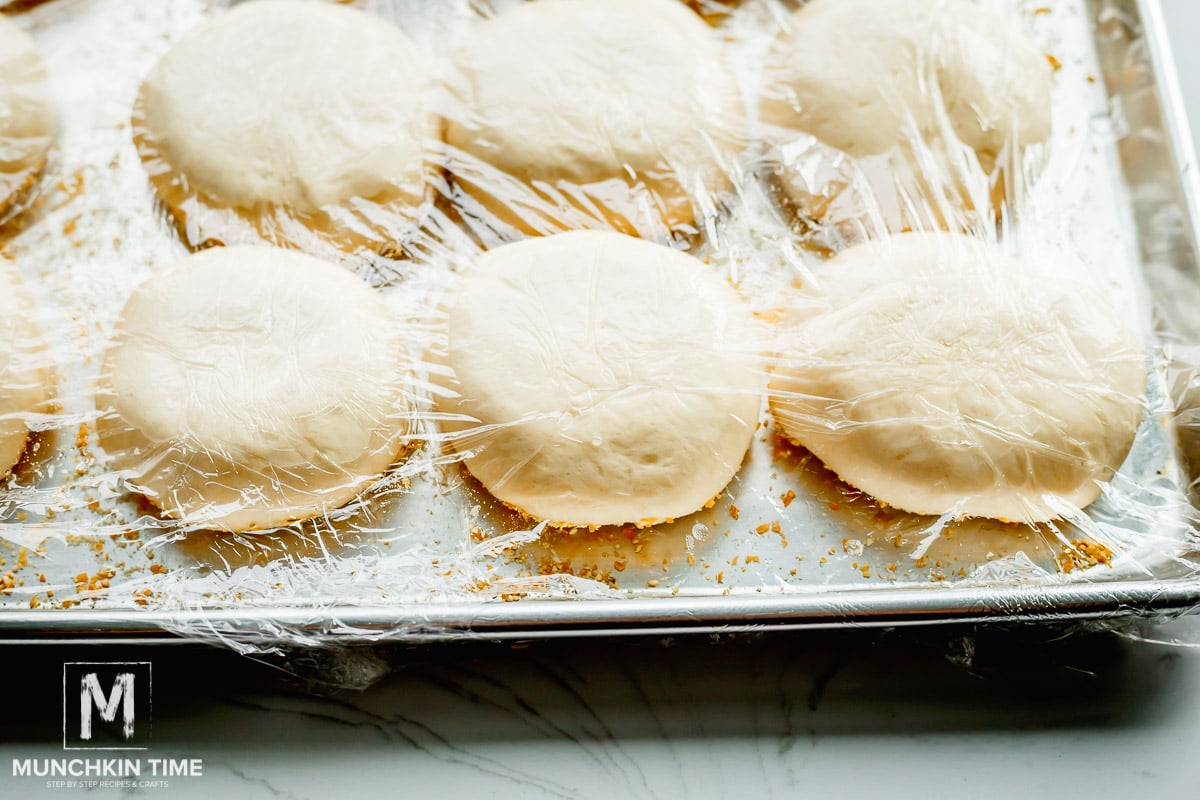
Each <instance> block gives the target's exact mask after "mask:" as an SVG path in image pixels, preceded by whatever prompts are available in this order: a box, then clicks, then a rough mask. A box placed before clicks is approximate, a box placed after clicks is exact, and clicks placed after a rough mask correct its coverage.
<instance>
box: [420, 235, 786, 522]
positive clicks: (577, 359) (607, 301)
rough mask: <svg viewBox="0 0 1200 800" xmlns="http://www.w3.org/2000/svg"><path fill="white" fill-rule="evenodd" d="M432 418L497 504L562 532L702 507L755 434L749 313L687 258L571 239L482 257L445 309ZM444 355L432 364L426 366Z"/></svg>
mask: <svg viewBox="0 0 1200 800" xmlns="http://www.w3.org/2000/svg"><path fill="white" fill-rule="evenodd" d="M447 308H448V311H447V313H448V319H447V333H448V351H447V353H446V355H445V357H444V358H445V364H446V365H447V366H448V367H450V369H451V370H452V372H453V375H454V377H452V378H451V377H447V378H441V379H439V380H440V381H441V382H442V384H443V386H444V387H445V388H447V389H449V390H451V391H453V392H456V393H458V394H459V395H461V396H457V397H453V398H446V397H443V398H440V399H439V408H440V410H441V411H443V412H446V413H451V414H461V415H466V416H467V417H468V418H471V419H474V420H478V422H472V421H469V420H459V421H454V422H449V423H447V424H446V428H447V430H448V431H449V432H451V433H458V434H462V433H463V432H475V433H473V434H471V435H466V436H464V437H463V438H461V439H458V440H457V443H456V447H457V448H458V449H459V450H460V451H464V452H466V451H470V452H471V455H469V456H468V457H467V459H466V464H467V467H468V468H469V469H470V471H471V472H472V473H473V474H474V475H475V477H477V478H478V479H479V480H480V482H482V483H483V485H484V486H485V487H487V488H488V490H490V491H491V492H492V494H494V495H495V496H496V497H498V498H499V499H500V500H502V501H504V502H505V503H507V504H509V505H511V506H514V507H516V508H518V509H520V510H521V511H524V512H526V513H527V514H529V515H531V516H533V517H537V518H539V519H545V520H549V521H550V522H552V523H554V524H557V525H564V526H584V525H589V526H596V525H608V524H623V523H635V524H638V525H647V524H652V523H654V522H658V521H661V520H664V519H669V518H675V517H680V516H683V515H685V514H690V513H692V512H694V511H697V510H698V509H700V508H701V507H702V506H703V505H704V504H705V503H707V502H708V501H709V500H711V499H712V498H714V497H715V496H716V495H718V494H719V493H720V492H721V490H722V489H724V487H725V485H726V484H728V483H729V481H730V480H731V479H732V478H733V476H734V474H735V473H736V472H737V470H738V468H739V466H740V465H741V463H742V458H743V457H744V456H745V454H746V450H747V448H748V447H749V445H750V439H751V436H752V435H753V433H754V429H755V426H756V424H757V422H758V410H759V404H760V400H761V397H762V393H761V382H760V378H759V373H760V369H759V368H758V366H757V365H758V361H757V359H756V358H755V357H754V355H753V354H748V353H747V352H746V349H745V348H747V346H748V345H747V340H748V338H749V337H748V335H747V332H748V330H749V312H748V311H747V310H746V308H745V306H744V304H743V302H742V300H741V299H740V298H739V297H738V295H737V294H736V293H735V292H734V290H733V289H732V288H731V287H730V286H729V285H728V284H727V283H725V282H724V281H722V280H721V279H720V278H718V277H717V276H716V275H715V274H713V273H712V272H711V271H710V270H709V269H708V268H707V267H706V266H705V265H704V264H702V263H700V262H699V261H697V260H696V259H694V258H692V257H691V256H688V255H686V254H684V253H681V252H678V251H676V250H671V249H670V248H666V247H662V246H659V245H655V244H651V243H649V242H645V241H642V240H639V239H634V238H631V237H628V236H623V235H621V234H616V233H606V232H599V231H580V232H575V233H565V234H560V235H557V236H549V237H545V238H538V239H529V240H526V241H524V242H519V243H517V244H510V245H506V246H504V247H500V248H498V249H496V250H492V251H490V252H488V253H485V254H484V255H482V256H481V257H480V258H479V260H478V262H477V263H476V264H475V265H474V267H473V268H472V269H471V270H470V271H469V272H468V273H467V275H466V276H465V277H464V278H463V279H462V281H461V283H460V284H459V285H458V286H457V287H456V289H455V291H454V292H453V293H452V294H451V297H450V300H449V302H448V305H447ZM441 357H442V356H440V355H436V354H435V358H441Z"/></svg>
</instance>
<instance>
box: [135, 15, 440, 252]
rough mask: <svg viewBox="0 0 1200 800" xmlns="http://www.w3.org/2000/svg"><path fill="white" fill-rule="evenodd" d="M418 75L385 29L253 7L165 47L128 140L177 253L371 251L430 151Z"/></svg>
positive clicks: (397, 231) (418, 192) (388, 236)
mask: <svg viewBox="0 0 1200 800" xmlns="http://www.w3.org/2000/svg"><path fill="white" fill-rule="evenodd" d="M428 84H429V78H428V74H427V70H426V68H425V66H424V64H423V62H422V60H421V59H420V58H419V57H418V55H417V54H416V52H415V46H414V45H413V43H412V42H411V41H410V40H409V39H408V37H407V36H405V35H404V34H403V33H402V32H401V31H400V30H398V29H397V28H395V27H394V26H392V25H391V24H389V23H388V22H386V21H384V20H382V19H379V18H376V17H373V16H371V15H369V14H366V13H363V12H361V11H355V10H353V9H349V8H341V7H337V6H334V5H332V4H329V3H314V2H295V0H253V1H252V2H247V3H242V4H240V5H238V6H236V7H235V8H233V9H232V10H231V11H229V12H227V13H225V14H222V15H221V16H220V17H218V18H216V19H215V20H213V21H212V22H209V23H208V24H206V25H203V26H201V27H200V28H198V29H197V30H195V31H193V32H192V33H190V34H189V35H188V36H187V37H186V38H184V39H183V40H181V41H179V42H178V43H176V44H175V45H174V46H173V47H172V48H171V49H170V50H169V51H167V54H166V55H165V56H163V58H162V60H161V61H159V62H158V64H157V66H155V68H154V69H153V71H152V72H151V73H150V75H149V77H147V79H146V81H145V83H143V84H142V88H141V93H140V94H139V96H138V102H137V105H136V107H135V109H134V135H135V139H136V141H137V144H138V149H139V152H140V154H141V156H142V159H143V161H144V162H145V163H146V166H147V169H148V170H149V172H150V175H151V179H152V181H153V183H154V186H155V189H156V190H157V191H158V192H159V194H160V195H161V196H162V198H163V200H164V201H165V202H166V203H167V205H168V206H169V207H170V208H171V210H172V211H173V212H174V214H175V215H176V219H177V222H178V223H179V227H180V228H181V230H183V231H184V233H185V235H186V238H187V240H188V242H189V244H192V245H193V246H199V245H202V244H204V243H206V242H210V243H211V242H222V243H229V242H235V241H243V242H253V241H261V240H262V239H264V238H265V239H266V240H268V241H272V242H275V243H278V244H289V245H293V246H305V245H307V244H310V243H311V241H312V240H313V236H314V232H315V233H316V234H319V235H321V236H324V237H326V238H328V239H331V240H333V241H334V242H335V243H338V244H340V245H342V246H344V247H346V248H352V247H354V246H359V245H363V244H369V245H373V246H375V247H379V246H380V245H381V244H382V243H386V242H388V241H393V240H395V239H397V238H399V237H400V236H401V235H402V234H404V233H405V232H406V229H407V228H408V227H411V223H412V221H413V219H414V218H415V217H416V215H417V213H418V206H420V205H421V204H422V203H423V202H424V201H425V199H426V197H427V194H428V187H427V176H428V172H429V163H428V162H429V155H428V153H427V147H428V145H429V143H430V142H431V141H436V137H437V129H436V125H435V122H434V118H433V116H432V115H431V113H430V112H429V110H428V108H427V97H426V94H427V91H428Z"/></svg>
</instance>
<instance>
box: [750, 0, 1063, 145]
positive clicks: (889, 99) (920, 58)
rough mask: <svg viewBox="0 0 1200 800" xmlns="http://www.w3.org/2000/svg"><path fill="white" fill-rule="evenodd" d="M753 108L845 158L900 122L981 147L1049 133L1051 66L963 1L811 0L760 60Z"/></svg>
mask: <svg viewBox="0 0 1200 800" xmlns="http://www.w3.org/2000/svg"><path fill="white" fill-rule="evenodd" d="M767 74H768V78H769V83H768V86H767V88H766V90H765V93H764V104H763V115H764V118H765V119H766V120H767V121H768V122H771V123H773V124H776V125H780V126H782V127H785V128H794V129H797V130H801V131H804V132H806V133H811V134H813V135H814V136H816V137H817V138H818V139H820V140H821V141H823V142H825V143H826V144H828V145H830V146H832V147H835V148H837V149H839V150H842V151H845V152H847V153H849V154H850V155H852V156H866V155H873V154H875V153H882V152H884V151H886V150H890V149H891V148H893V147H895V146H896V145H897V144H899V143H900V142H901V140H902V139H903V136H904V130H905V127H906V126H909V125H912V126H915V128H916V130H917V132H919V133H922V134H938V133H940V132H941V130H942V121H941V120H940V119H939V117H940V116H941V115H942V114H943V113H944V114H945V115H946V117H947V118H948V119H947V121H948V122H949V125H950V128H951V129H952V131H953V133H954V134H955V135H957V137H958V138H959V139H961V140H962V141H963V142H964V143H966V144H968V145H969V146H971V147H972V148H974V149H975V151H976V152H978V153H980V154H987V155H990V156H992V157H994V156H995V155H996V154H998V153H999V152H1000V150H1001V148H1003V147H1004V146H1005V145H1006V144H1015V145H1024V144H1029V143H1031V142H1040V141H1043V140H1045V139H1046V137H1048V136H1049V135H1050V117H1051V114H1050V83H1051V74H1052V70H1051V67H1050V64H1049V62H1048V61H1047V59H1046V56H1045V54H1044V53H1043V52H1042V51H1041V50H1040V49H1038V47H1037V46H1036V45H1035V44H1034V43H1033V42H1032V41H1031V40H1030V39H1029V37H1028V36H1027V35H1026V34H1025V33H1024V32H1023V31H1022V30H1021V28H1020V26H1019V25H1018V24H1017V23H1016V22H1015V21H1014V20H1010V19H1006V18H1002V17H998V16H995V15H993V14H989V13H987V12H985V11H983V10H982V9H980V8H979V7H978V6H976V5H975V4H973V3H970V2H967V0H926V1H925V2H920V3H912V2H908V0H810V2H807V3H805V4H804V5H803V6H801V7H800V8H799V9H798V10H797V11H796V12H794V13H793V14H792V16H791V18H790V19H789V21H788V25H787V26H786V29H785V32H784V33H783V34H781V36H780V38H779V39H778V41H777V42H776V43H775V45H774V47H773V49H772V51H771V53H770V55H769V56H768V71H767Z"/></svg>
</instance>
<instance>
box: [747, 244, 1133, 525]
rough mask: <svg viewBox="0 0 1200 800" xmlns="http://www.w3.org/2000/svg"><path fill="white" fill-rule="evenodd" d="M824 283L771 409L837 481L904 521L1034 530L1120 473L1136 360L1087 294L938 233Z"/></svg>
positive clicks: (1127, 337)
mask: <svg viewBox="0 0 1200 800" xmlns="http://www.w3.org/2000/svg"><path fill="white" fill-rule="evenodd" d="M827 274H828V275H829V276H830V277H829V280H828V283H829V286H828V288H827V291H825V292H824V293H823V294H819V295H817V296H815V297H813V298H810V302H811V303H812V307H811V308H809V309H808V313H807V314H806V315H805V316H806V318H805V319H803V320H802V321H800V322H799V324H797V325H796V326H795V327H794V328H793V329H792V330H791V331H790V338H789V339H788V340H787V341H788V347H787V350H786V352H785V353H784V354H783V355H782V357H781V359H780V363H779V364H778V367H777V371H776V375H775V377H774V378H773V379H772V381H771V391H772V408H773V411H774V414H775V418H776V420H777V421H778V423H779V425H780V426H781V428H782V429H783V432H784V433H785V434H786V435H787V436H788V437H790V438H792V439H794V440H795V441H797V442H799V443H800V444H802V445H804V446H805V447H807V448H808V449H809V450H810V451H812V452H813V453H814V454H815V455H816V456H817V457H818V458H820V459H821V460H822V461H824V462H825V464H826V465H827V466H828V467H829V468H830V469H832V470H833V471H834V472H836V473H837V474H838V475H839V476H840V477H841V478H842V479H843V480H845V481H846V482H848V483H850V484H852V485H854V486H857V487H858V488H860V489H862V490H863V491H865V492H867V493H869V494H871V495H873V496H875V497H876V498H877V499H879V500H881V501H883V502H885V503H888V504H889V505H893V506H896V507H898V508H901V509H904V510H906V511H913V512H917V513H922V514H942V513H946V512H951V513H955V514H958V515H964V516H976V517H994V518H998V519H1004V520H1010V521H1022V522H1034V521H1043V520H1047V519H1052V518H1055V517H1058V516H1059V515H1060V512H1061V510H1062V509H1063V508H1064V507H1066V506H1073V507H1077V508H1083V507H1084V506H1086V505H1088V504H1089V503H1091V502H1092V501H1093V500H1095V499H1096V497H1097V496H1098V495H1099V494H1100V484H1101V483H1102V482H1104V481H1108V480H1110V479H1111V478H1112V476H1113V474H1114V472H1115V471H1116V470H1117V469H1118V468H1119V467H1120V465H1121V463H1122V462H1123V461H1124V460H1125V456H1126V455H1127V454H1128V452H1129V449H1130V447H1131V445H1132V443H1133V438H1134V434H1135V432H1136V430H1137V427H1138V424H1139V421H1140V419H1141V415H1142V409H1143V406H1144V398H1145V391H1146V364H1145V356H1144V354H1143V352H1142V350H1141V348H1140V347H1139V345H1138V340H1137V339H1136V337H1134V336H1133V334H1132V333H1130V331H1129V330H1128V329H1127V328H1126V327H1125V325H1124V324H1122V322H1121V321H1120V318H1119V315H1118V313H1117V312H1116V310H1114V309H1113V308H1112V307H1111V306H1110V305H1109V304H1108V303H1107V302H1106V301H1105V300H1104V298H1102V297H1100V296H1099V295H1098V294H1097V293H1096V292H1094V291H1092V290H1091V289H1090V288H1088V287H1086V286H1084V285H1082V284H1077V283H1074V282H1070V281H1064V280H1058V279H1053V278H1048V277H1045V276H1042V275H1037V274H1034V273H1032V272H1028V271H1026V270H1025V268H1024V267H1023V266H1022V264H1020V263H1018V262H1016V261H1014V260H1012V259H1010V258H1009V257H1007V256H1005V255H1003V254H1002V253H1001V252H1000V251H999V250H998V249H997V248H995V247H994V246H992V245H990V244H985V243H983V242H980V241H977V240H973V239H968V238H967V237H964V236H956V235H951V234H905V235H900V236H895V237H892V238H891V239H887V240H883V241H881V242H880V243H877V244H867V245H860V246H857V247H853V248H851V249H849V250H846V251H843V252H842V253H840V254H839V255H838V256H837V257H835V258H834V259H833V260H832V261H830V262H829V264H828V270H827Z"/></svg>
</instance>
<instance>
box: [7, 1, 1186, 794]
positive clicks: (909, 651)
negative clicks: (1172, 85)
mask: <svg viewBox="0 0 1200 800" xmlns="http://www.w3.org/2000/svg"><path fill="white" fill-rule="evenodd" d="M1163 6H1164V10H1165V13H1166V15H1167V20H1168V23H1169V27H1170V30H1171V34H1172V38H1173V42H1174V45H1175V49H1176V56H1177V60H1178V63H1179V69H1180V76H1181V81H1182V84H1183V87H1184V93H1185V98H1186V102H1187V104H1188V110H1189V114H1190V115H1191V117H1192V119H1194V120H1197V121H1198V122H1197V124H1196V127H1197V129H1198V130H1200V49H1198V48H1196V47H1195V44H1194V41H1193V40H1194V38H1195V36H1196V34H1197V33H1200V3H1196V2H1194V0H1163ZM1180 631H1182V632H1181V633H1180ZM1177 634H1178V635H1180V636H1181V637H1182V638H1185V639H1187V640H1189V641H1200V622H1197V621H1195V620H1185V621H1183V622H1180V623H1176V624H1175V626H1174V628H1167V629H1165V630H1159V631H1157V632H1156V633H1155V634H1154V636H1155V637H1167V638H1169V637H1171V636H1174V635H1177ZM83 660H87V661H150V662H151V663H152V665H153V680H154V685H153V727H152V732H151V736H152V740H151V744H150V749H149V750H147V751H143V752H141V753H140V754H139V757H141V758H143V759H148V758H153V759H159V760H162V759H169V760H170V761H169V763H170V764H171V765H173V766H171V767H168V768H169V769H171V770H173V771H175V772H182V771H186V770H194V768H195V767H197V766H198V767H199V770H200V774H199V775H179V774H175V775H171V776H168V777H165V778H164V777H161V776H151V775H149V774H148V772H147V771H143V774H142V775H141V776H139V777H138V778H119V777H96V778H85V779H82V780H80V779H69V780H76V781H77V782H76V784H75V785H73V786H68V785H66V780H64V779H63V778H42V777H33V776H30V777H24V776H14V775H13V770H14V769H15V768H16V767H15V764H16V763H17V762H22V761H23V760H24V759H34V760H35V761H36V760H41V759H54V758H62V757H64V756H72V755H79V754H78V753H68V752H65V751H64V750H63V749H62V743H63V742H62V737H63V731H62V715H63V708H62V704H63V686H62V674H63V667H62V665H63V662H65V661H83ZM0 665H2V666H0V675H2V676H3V678H4V679H5V680H4V683H5V686H6V687H7V688H6V690H5V692H4V705H3V706H2V708H3V710H4V711H5V713H4V715H3V717H2V718H0V757H2V758H0V798H26V797H61V796H66V795H69V794H71V793H73V792H78V791H87V792H88V796H99V797H117V796H136V797H151V798H158V797H161V798H164V800H165V798H189V797H203V798H210V797H228V798H247V799H253V798H328V797H333V798H343V797H363V798H373V797H395V798H424V797H449V798H457V797H479V798H493V797H495V798H521V800H538V799H539V798H558V797H573V798H597V799H599V798H605V799H606V800H607V799H608V798H676V797H687V798H689V800H700V799H702V798H727V797H747V798H756V799H757V798H775V797H779V798H784V797H786V798H793V797H872V798H878V797H891V798H910V797H911V798H918V797H919V798H927V797H941V796H953V797H962V798H1004V799H1005V800H1008V799H1009V798H1013V797H1023V798H1043V797H1044V798H1064V797H1096V798H1108V797H1132V796H1150V797H1181V798H1182V797H1196V796H1200V780H1198V779H1197V778H1196V776H1193V775H1192V774H1191V758H1193V757H1194V754H1195V753H1197V752H1200V650H1198V649H1194V648H1187V647H1178V646H1167V645H1164V644H1158V643H1153V642H1145V641H1136V640H1132V639H1130V638H1129V637H1128V636H1122V635H1116V634H1113V633H1109V632H1087V633H1084V632H1080V631H1079V630H1077V629H1076V630H1071V631H1064V630H1060V629H1045V628H1036V627H1034V628H1013V629H1003V628H989V629H982V630H976V629H959V628H945V629H930V630H921V631H917V630H910V631H896V632H869V631H847V632H841V633H820V634H814V633H802V634H773V635H763V636H736V637H716V638H714V637H705V636H698V637H689V638H679V639H673V640H668V641H659V640H626V641H612V640H606V639H594V640H571V641H567V640H563V641H544V642H535V643H530V644H527V645H523V646H518V647H514V646H512V645H506V644H488V643H462V644H451V645H437V646H431V647H420V648H419V647H399V646H397V647H390V648H387V649H383V650H375V651H370V652H364V651H350V652H347V653H335V654H330V653H313V654H308V655H306V656H304V658H303V660H300V661H285V660H282V659H279V658H277V657H260V658H255V659H252V658H248V657H245V656H241V655H238V654H235V653H233V652H229V651H224V650H218V649H211V648H203V647H196V646H190V645H178V646H165V647H158V648H132V647H105V648H99V647H86V648H85V647H79V646H74V647H70V646H38V647H31V646H30V647H23V646H15V647H7V648H4V649H2V650H0ZM331 675H333V676H337V677H338V680H339V681H340V682H342V683H351V684H358V685H369V686H368V688H366V689H363V690H346V689H342V690H334V689H333V688H332V687H330V686H329V685H327V684H325V683H323V682H322V681H321V680H320V677H328V676H331ZM108 755H110V756H111V755H112V753H108ZM193 759H195V760H198V761H193ZM185 762H186V765H185ZM162 763H166V762H162ZM180 765H185V766H180ZM52 780H59V781H63V785H51V784H50V783H49V781H52ZM87 780H92V781H95V782H96V784H97V785H95V786H88V785H86V781H87ZM104 781H113V782H114V783H115V784H117V785H114V786H100V785H98V784H100V783H102V782H104ZM122 781H128V785H120V784H121V782H122ZM163 784H165V785H163Z"/></svg>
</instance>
